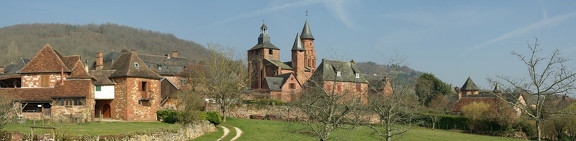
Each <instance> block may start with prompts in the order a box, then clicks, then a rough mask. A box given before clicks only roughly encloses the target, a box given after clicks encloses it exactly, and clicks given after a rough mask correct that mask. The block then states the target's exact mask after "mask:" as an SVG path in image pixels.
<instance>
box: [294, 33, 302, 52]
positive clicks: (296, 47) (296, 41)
mask: <svg viewBox="0 0 576 141" xmlns="http://www.w3.org/2000/svg"><path fill="white" fill-rule="evenodd" d="M292 50H304V46H302V40H300V34H299V33H296V39H294V45H293V46H292Z"/></svg>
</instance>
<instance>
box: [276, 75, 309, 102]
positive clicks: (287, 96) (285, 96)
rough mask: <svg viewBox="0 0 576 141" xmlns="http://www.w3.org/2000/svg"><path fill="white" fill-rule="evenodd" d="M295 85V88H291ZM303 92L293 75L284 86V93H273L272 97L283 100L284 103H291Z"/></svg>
mask: <svg viewBox="0 0 576 141" xmlns="http://www.w3.org/2000/svg"><path fill="white" fill-rule="evenodd" d="M290 84H293V86H294V88H290ZM301 91H302V87H301V86H300V85H299V84H298V81H297V80H296V78H295V77H294V76H293V75H292V76H290V78H288V80H286V83H284V85H283V86H282V91H271V92H270V96H271V97H272V98H273V99H278V100H282V101H283V102H290V101H292V100H293V99H294V98H296V96H297V95H298V94H299V93H300V92H301Z"/></svg>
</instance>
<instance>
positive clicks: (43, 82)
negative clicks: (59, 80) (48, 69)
mask: <svg viewBox="0 0 576 141" xmlns="http://www.w3.org/2000/svg"><path fill="white" fill-rule="evenodd" d="M40 87H50V75H41V76H40Z"/></svg>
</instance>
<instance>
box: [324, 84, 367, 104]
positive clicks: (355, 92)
mask: <svg viewBox="0 0 576 141" xmlns="http://www.w3.org/2000/svg"><path fill="white" fill-rule="evenodd" d="M358 84H360V89H357V83H356V82H334V81H324V90H326V92H327V93H329V94H331V93H332V92H334V93H336V94H343V95H345V96H344V99H342V101H349V100H352V99H355V98H359V99H360V101H361V102H362V103H367V102H368V99H367V98H366V96H367V94H368V83H358Z"/></svg>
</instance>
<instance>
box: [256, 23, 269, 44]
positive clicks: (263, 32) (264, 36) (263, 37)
mask: <svg viewBox="0 0 576 141" xmlns="http://www.w3.org/2000/svg"><path fill="white" fill-rule="evenodd" d="M264 42H270V36H268V26H266V24H265V23H262V26H261V27H260V36H259V37H258V44H263V43H264Z"/></svg>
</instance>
